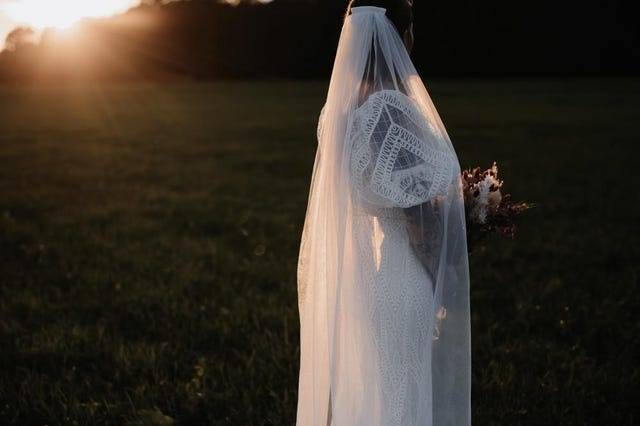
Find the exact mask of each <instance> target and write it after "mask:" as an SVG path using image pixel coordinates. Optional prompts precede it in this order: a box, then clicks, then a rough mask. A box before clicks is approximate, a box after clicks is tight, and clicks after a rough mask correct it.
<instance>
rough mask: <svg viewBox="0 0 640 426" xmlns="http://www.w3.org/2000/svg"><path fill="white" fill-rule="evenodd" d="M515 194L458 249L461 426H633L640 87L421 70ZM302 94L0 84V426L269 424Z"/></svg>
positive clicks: (460, 134) (279, 409)
mask: <svg viewBox="0 0 640 426" xmlns="http://www.w3.org/2000/svg"><path fill="white" fill-rule="evenodd" d="M430 89H431V92H432V96H433V98H434V100H435V102H436V105H437V106H438V108H439V110H440V113H441V115H442V117H443V120H444V121H445V124H446V125H447V127H448V129H449V132H450V134H451V136H452V139H453V141H454V145H455V146H456V148H457V150H458V155H459V157H460V160H461V163H462V165H463V166H471V165H486V166H488V165H490V163H491V161H493V160H497V161H498V163H499V166H501V167H502V171H501V173H502V174H503V176H504V178H505V180H506V190H507V192H512V193H513V194H514V195H515V196H516V198H520V199H526V200H529V201H533V202H536V203H537V204H538V207H537V208H536V209H535V210H534V211H532V212H530V213H529V214H527V216H526V217H525V218H524V220H523V221H522V223H521V230H520V231H521V232H520V235H519V238H518V239H517V240H515V241H503V240H498V239H495V240H489V241H488V242H487V244H486V247H485V249H484V250H480V251H478V252H477V253H475V254H474V255H473V256H472V259H471V276H472V310H473V313H472V328H473V369H474V370H473V411H474V424H476V425H598V426H601V425H607V426H609V425H632V424H634V423H637V422H638V421H640V410H639V408H638V407H637V403H638V399H637V395H638V393H639V392H640V385H639V383H640V366H639V365H638V362H637V360H638V357H640V320H639V317H640V314H639V312H640V296H639V293H640V292H639V290H640V289H639V286H638V273H639V267H640V262H639V259H640V225H639V222H638V219H639V218H640V199H639V196H638V193H639V191H638V177H639V175H640V173H639V172H638V158H639V155H638V154H640V148H639V147H638V144H639V143H640V126H639V125H640V81H638V80H567V81H551V80H514V81H488V80H477V81H473V80H468V81H467V80H465V81H454V80H446V81H434V82H432V84H431V85H430ZM324 93H325V83H324V82H322V83H318V82H315V83H314V82H305V83H299V82H271V83H266V82H264V83H259V82H258V83H254V82H252V83H245V82H233V83H213V84H195V83H193V84H187V83H184V84H181V83H172V84H167V85H153V84H144V85H117V86H70V87H65V88H44V87H21V88H8V87H5V88H0V244H1V246H0V366H1V370H0V424H3V425H4V424H7V425H44V424H48V425H58V424H64V425H67V424H69V425H102V424H111V425H120V424H128V425H142V424H157V425H161V424H167V425H168V424H171V419H174V420H175V424H179V425H199V424H213V425H291V424H293V423H294V418H295V408H296V393H297V370H298V355H299V348H298V316H297V302H296V283H295V267H296V256H297V249H298V240H299V236H300V232H301V226H302V221H303V218H304V212H305V207H306V199H307V191H308V185H309V178H310V173H311V167H312V163H313V156H314V152H315V123H316V119H317V114H318V111H319V110H320V107H321V105H322V101H323V99H322V98H323V95H324Z"/></svg>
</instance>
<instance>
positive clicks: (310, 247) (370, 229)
mask: <svg viewBox="0 0 640 426" xmlns="http://www.w3.org/2000/svg"><path fill="white" fill-rule="evenodd" d="M388 218H396V219H398V220H399V222H398V223H402V224H403V225H402V228H401V229H399V230H398V231H397V232H398V233H399V234H398V235H400V234H402V236H403V238H404V236H408V237H409V238H408V239H407V246H408V245H409V244H410V246H411V247H410V250H411V251H410V252H409V251H407V253H410V254H408V255H407V256H406V261H401V262H396V263H397V264H398V265H399V266H398V265H396V266H394V268H395V269H394V271H393V274H391V276H393V277H397V281H398V284H397V285H396V286H395V287H394V285H395V284H394V283H392V285H391V286H389V287H387V288H386V290H385V291H386V292H387V293H385V294H384V297H385V298H386V299H384V300H388V301H389V303H386V302H385V303H382V304H381V303H379V300H380V297H378V296H379V295H378V296H375V294H374V293H375V292H376V291H379V290H376V284H375V283H376V279H377V278H376V277H377V274H380V273H381V272H380V271H381V270H382V266H381V265H380V262H381V259H384V258H385V256H387V255H388V253H387V254H385V250H388V248H385V241H389V240H390V239H391V238H392V237H393V236H392V235H391V231H389V230H388V229H385V228H384V226H383V225H384V223H385V222H384V221H385V220H392V219H388ZM394 223H395V222H394ZM394 232H395V231H394ZM385 233H386V235H385ZM394 238H395V237H394ZM407 250H409V249H407ZM416 259H417V260H419V262H420V264H419V267H416V266H415V263H416ZM415 271H418V272H419V273H418V274H417V275H418V279H419V281H420V282H421V283H422V287H421V289H422V290H424V289H426V290H424V292H425V293H424V294H425V296H424V297H422V298H418V299H416V297H417V296H416V297H414V296H410V297H409V296H407V295H406V289H405V288H403V285H402V282H404V281H403V280H404V278H405V275H408V274H413V275H414V276H415V275H416V272H415ZM389 289H391V291H389ZM372 294H374V296H375V297H378V299H376V300H378V302H376V301H373V302H372V300H373V299H372V297H374V296H372ZM403 294H404V296H402V295H403ZM415 294H419V293H415ZM420 294H422V293H420ZM401 296H402V297H401ZM403 297H404V298H403ZM298 300H299V311H300V343H301V354H300V377H299V394H298V414H297V424H298V425H299V426H307V425H319V426H327V425H328V424H332V425H335V426H355V425H363V426H364V425H367V426H370V425H384V426H387V425H390V424H403V425H409V424H416V425H417V424H420V425H434V426H443V425H452V426H454V425H455V426H461V425H469V424H471V412H470V411H471V410H470V388H471V355H470V324H469V322H470V317H469V272H468V259H467V247H466V231H465V221H464V205H463V198H462V193H461V183H460V167H459V164H458V160H457V157H456V155H455V152H454V149H453V146H452V145H451V141H450V139H449V137H448V135H447V132H446V130H445V128H444V126H443V124H442V122H441V120H440V118H439V116H438V113H437V111H436V109H435V107H434V106H433V104H432V102H431V99H430V97H429V95H428V93H427V90H426V88H425V86H424V85H423V83H422V80H421V79H420V77H419V76H418V74H417V72H416V70H415V68H414V66H413V64H412V62H411V59H410V58H409V55H408V53H407V51H406V48H405V46H404V44H403V42H402V40H401V39H400V36H399V34H398V32H397V31H396V29H395V27H394V26H393V24H392V23H391V22H390V21H389V20H388V19H387V17H386V16H385V9H382V8H378V7H371V6H365V7H357V8H353V9H352V13H351V14H350V15H348V16H346V17H345V20H344V25H343V28H342V32H341V35H340V41H339V44H338V50H337V53H336V58H335V63H334V68H333V73H332V76H331V81H330V85H329V91H328V95H327V100H326V104H325V107H324V108H323V111H322V114H321V119H320V123H319V128H318V149H317V152H316V159H315V165H314V169H313V177H312V182H311V189H310V195H309V200H308V206H307V215H306V219H305V225H304V231H303V235H302V241H301V246H300V256H299V264H298ZM398 300H400V302H397V301H398ZM416 300H417V303H419V304H422V305H419V306H421V307H422V308H424V309H422V310H419V311H420V312H427V315H426V316H427V317H426V318H422V317H420V316H414V317H412V318H414V320H411V321H410V322H409V323H407V324H406V327H404V328H407V329H409V328H411V330H413V331H412V334H409V335H410V336H412V337H411V339H410V340H407V341H404V343H402V341H400V340H398V339H399V337H398V333H396V332H395V330H396V329H394V327H395V326H396V325H394V324H391V325H389V324H388V321H387V322H385V319H387V320H388V319H389V318H396V317H398V315H400V316H402V315H404V313H405V311H406V312H407V314H406V315H410V312H409V311H411V309H414V308H411V306H415V305H416ZM403 301H408V302H403ZM396 302H397V303H396ZM423 305H424V306H423ZM385 309H387V310H389V314H388V315H387V314H384V312H383V313H381V310H385ZM414 310H415V309H414ZM394 315H395V316H394ZM403 318H404V317H403ZM404 328H403V330H404ZM400 334H401V333H400ZM415 336H418V338H416V337H415ZM425 353H427V355H429V356H425ZM393 369H395V371H397V372H398V374H397V375H395V376H393V377H392V376H391V375H390V373H388V371H391V370H393ZM418 377H425V378H427V379H428V381H426V379H425V380H424V381H419V380H418ZM392 402H394V403H392ZM398 407H403V408H401V409H398ZM394 410H396V411H397V412H392V411H394ZM408 419H412V420H410V421H409V420H408Z"/></svg>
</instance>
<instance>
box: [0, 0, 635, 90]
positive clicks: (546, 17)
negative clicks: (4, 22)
mask: <svg viewBox="0 0 640 426" xmlns="http://www.w3.org/2000/svg"><path fill="white" fill-rule="evenodd" d="M151 3H154V2H151ZM155 3H156V4H148V3H147V4H144V5H142V6H139V7H137V8H134V9H132V10H130V11H129V12H127V13H126V14H123V15H120V16H116V17H113V18H109V19H101V20H87V21H83V22H82V23H81V24H79V25H77V26H76V27H74V28H73V29H72V30H70V31H69V32H57V31H47V32H45V33H44V34H43V35H42V37H41V38H40V39H35V38H34V37H33V34H31V33H30V32H29V30H28V29H22V30H18V31H17V32H15V33H13V34H12V35H11V36H10V39H8V40H7V43H6V47H7V48H6V49H5V50H4V51H3V52H2V53H1V54H0V80H1V81H19V80H36V79H48V80H65V79H71V80H75V79H80V78H91V79H137V78H144V79H158V78H172V77H175V76H188V77H191V78H199V79H214V78H273V77H284V78H322V77H326V76H328V74H329V72H330V70H331V65H332V61H333V55H334V53H335V48H336V42H337V39H338V35H339V30H340V25H341V20H342V16H343V14H344V9H345V7H346V3H347V1H346V0H344V1H339V0H324V1H323V0H317V1H313V0H310V1H295V0H275V1H273V2H271V3H267V4H259V3H244V2H242V3H241V4H240V5H238V6H230V5H228V4H222V3H219V2H217V1H213V0H190V1H175V2H171V3H168V4H161V2H155ZM625 4H626V2H623V1H620V0H610V1H591V2H590V1H585V2H583V3H581V4H580V5H579V6H574V5H572V4H570V2H557V3H554V2H551V1H548V0H545V1H541V2H537V3H536V2H532V3H531V4H529V5H523V3H521V2H509V3H507V2H504V3H502V2H491V1H485V2H478V1H472V0H450V1H446V2H444V1H423V0H415V1H414V14H415V36H416V44H415V49H414V52H413V57H414V61H415V63H416V65H417V67H418V69H419V70H420V71H423V72H426V73H428V74H429V75H432V76H442V75H448V76H531V75H552V76H558V75H622V74H624V75H634V74H638V73H639V72H640V48H639V46H640V44H639V43H638V41H639V39H640V37H639V30H638V26H637V25H636V24H635V22H634V19H633V15H632V14H631V12H630V11H629V10H626V9H625V7H626V6H625Z"/></svg>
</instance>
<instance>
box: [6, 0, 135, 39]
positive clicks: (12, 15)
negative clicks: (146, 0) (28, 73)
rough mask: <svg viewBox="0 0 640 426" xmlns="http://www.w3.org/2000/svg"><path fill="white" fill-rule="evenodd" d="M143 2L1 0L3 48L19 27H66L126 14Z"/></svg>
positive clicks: (122, 0)
mask: <svg viewBox="0 0 640 426" xmlns="http://www.w3.org/2000/svg"><path fill="white" fill-rule="evenodd" d="M139 3H140V0H0V47H1V46H4V40H5V38H6V36H7V34H8V33H9V32H10V31H11V30H12V29H14V28H15V27H16V26H19V25H27V26H30V27H32V28H34V29H35V30H38V31H39V30H42V29H44V28H46V27H49V26H53V27H58V28H65V27H68V26H71V25H73V23H75V22H77V21H78V20H79V19H81V18H83V17H101V16H109V15H113V14H116V13H119V12H123V11H125V10H127V9H128V8H130V7H132V6H135V5H137V4H139Z"/></svg>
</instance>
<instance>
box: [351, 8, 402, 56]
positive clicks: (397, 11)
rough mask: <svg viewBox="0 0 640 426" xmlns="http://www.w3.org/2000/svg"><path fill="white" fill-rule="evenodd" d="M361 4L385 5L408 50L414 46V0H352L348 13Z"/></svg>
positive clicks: (387, 13)
mask: <svg viewBox="0 0 640 426" xmlns="http://www.w3.org/2000/svg"><path fill="white" fill-rule="evenodd" d="M359 6H376V7H383V8H385V9H386V10H387V12H386V15H387V18H389V20H390V21H391V22H392V23H393V25H394V26H395V27H396V30H398V33H399V34H400V37H402V40H403V41H404V44H405V46H406V47H407V51H409V52H411V49H412V48H413V13H412V6H413V0H351V2H350V3H349V7H348V8H347V14H349V13H351V8H353V7H359Z"/></svg>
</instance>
